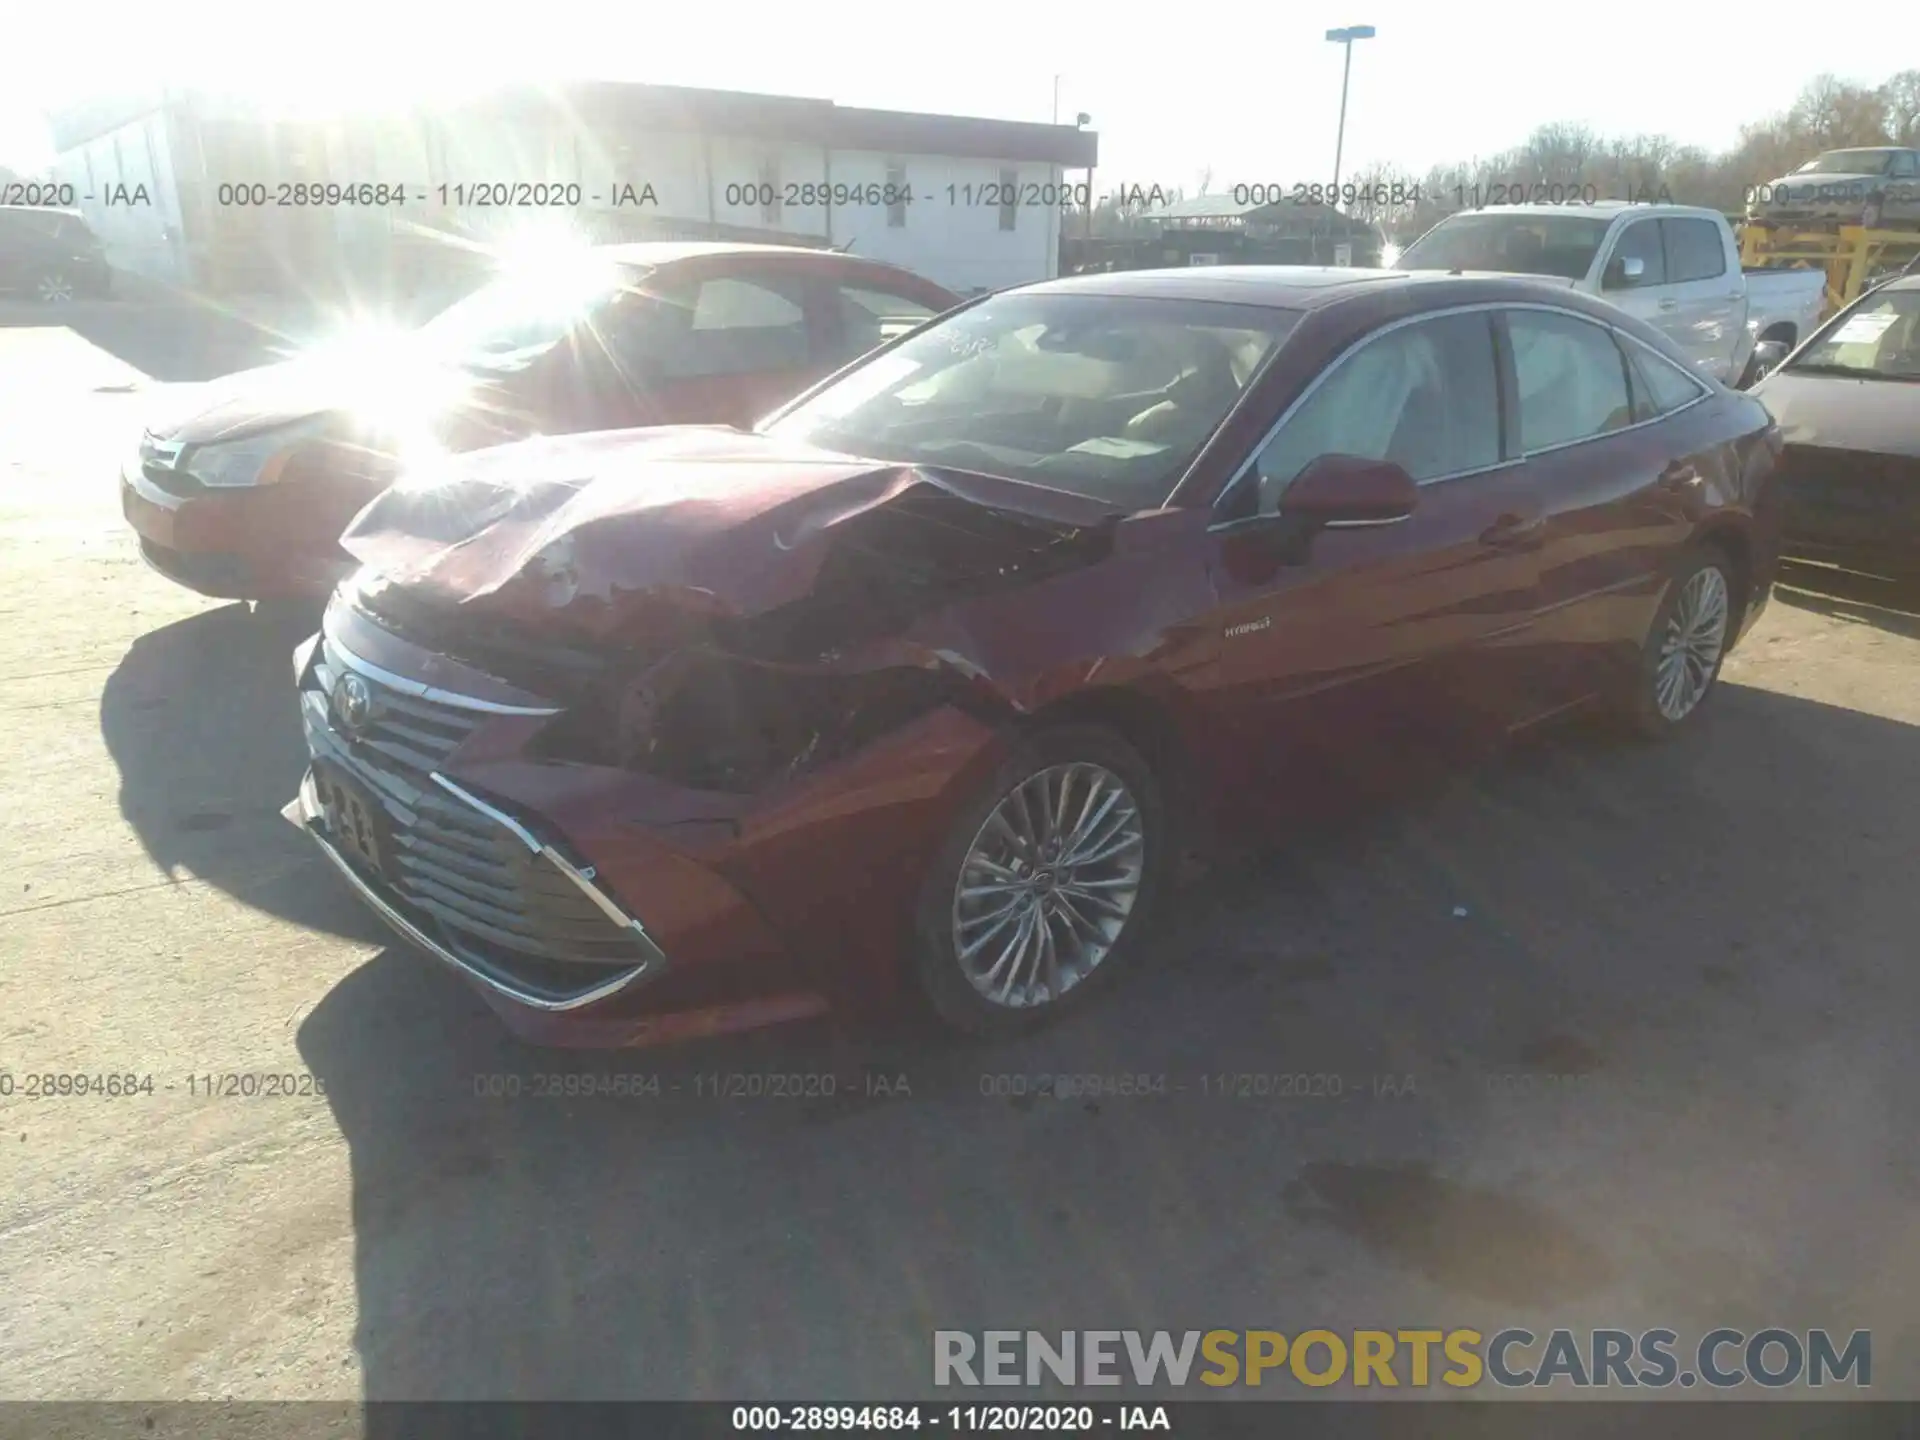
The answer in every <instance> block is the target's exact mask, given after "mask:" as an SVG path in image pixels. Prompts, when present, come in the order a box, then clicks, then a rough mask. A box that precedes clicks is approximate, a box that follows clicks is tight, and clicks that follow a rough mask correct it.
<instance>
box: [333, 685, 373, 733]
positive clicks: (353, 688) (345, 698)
mask: <svg viewBox="0 0 1920 1440" xmlns="http://www.w3.org/2000/svg"><path fill="white" fill-rule="evenodd" d="M333 708H334V713H335V714H337V715H338V716H339V717H340V725H341V728H342V729H344V730H345V731H346V732H347V733H348V734H349V735H358V734H359V733H360V732H361V731H362V730H364V729H366V727H367V722H368V721H370V720H371V719H373V687H372V686H371V685H369V684H367V682H366V681H365V680H362V679H361V678H360V677H359V676H358V675H343V676H341V677H340V688H339V689H337V690H335V691H334V692H333Z"/></svg>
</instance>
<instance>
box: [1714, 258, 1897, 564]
mask: <svg viewBox="0 0 1920 1440" xmlns="http://www.w3.org/2000/svg"><path fill="white" fill-rule="evenodd" d="M1752 394H1753V395H1754V397H1755V398H1756V399H1758V400H1759V401H1760V402H1761V403H1762V404H1764V405H1765V406H1766V407H1767V408H1768V409H1769V410H1770V411H1772V412H1773V415H1774V418H1775V419H1776V420H1777V421H1778V422H1779V424H1780V430H1781V434H1782V436H1783V437H1784V439H1785V441H1786V453H1785V458H1784V461H1783V465H1782V478H1783V483H1784V487H1785V502H1786V512H1785V525H1786V535H1785V548H1786V551H1787V553H1788V554H1790V555H1794V556H1798V557H1804V558H1806V559H1810V560H1825V561H1833V562H1837V563H1840V564H1843V565H1849V566H1858V567H1862V568H1865V569H1870V570H1875V571H1879V572H1882V573H1886V574H1892V575H1901V576H1913V575H1920V274H1916V275H1909V276H1905V277H1902V278H1900V279H1897V280H1893V281H1890V282H1888V283H1887V284H1885V285H1882V286H1880V287H1879V288H1878V289H1875V290H1870V291H1868V292H1867V293H1866V294H1865V295H1862V296H1861V297H1860V298H1859V299H1858V300H1855V301H1854V302H1853V303H1852V304H1851V305H1849V306H1847V308H1846V309H1844V310H1842V311H1841V312H1840V313H1839V314H1838V315H1836V316H1834V317H1833V319H1831V320H1829V321H1828V322H1827V323H1826V324H1825V325H1823V326H1822V327H1821V328H1820V329H1819V330H1818V331H1817V332H1815V334H1814V335H1813V336H1812V338H1811V339H1809V340H1808V341H1807V343H1806V344H1805V345H1803V346H1801V347H1800V348H1799V349H1798V350H1797V351H1795V352H1794V354H1793V355H1792V356H1790V357H1789V358H1788V359H1787V361H1786V363H1785V364H1784V365H1782V366H1781V367H1780V368H1779V369H1777V370H1775V371H1774V372H1773V373H1772V374H1771V375H1769V376H1767V378H1766V379H1765V380H1762V381H1761V382H1760V383H1759V384H1758V385H1756V386H1755V387H1754V388H1753V391H1752Z"/></svg>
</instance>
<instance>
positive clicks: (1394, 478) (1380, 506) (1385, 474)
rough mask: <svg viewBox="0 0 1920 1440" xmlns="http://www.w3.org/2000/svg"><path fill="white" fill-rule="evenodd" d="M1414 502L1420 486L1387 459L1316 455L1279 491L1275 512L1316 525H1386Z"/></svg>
mask: <svg viewBox="0 0 1920 1440" xmlns="http://www.w3.org/2000/svg"><path fill="white" fill-rule="evenodd" d="M1419 503H1420V487H1419V486H1418V485H1416V484H1414V483H1413V477H1412V476H1411V475H1409V474H1407V472H1406V471H1405V470H1403V469H1402V468H1401V467H1400V466H1398V465H1396V464H1394V463H1393V462H1392V461H1391V460H1368V459H1364V458H1363V457H1361V456H1358V455H1322V456H1320V457H1319V458H1318V459H1316V460H1313V461H1310V462H1309V463H1308V465H1307V468H1306V469H1304V470H1302V471H1301V472H1300V473H1299V474H1298V475H1296V476H1295V477H1294V480H1293V483H1292V484H1291V485H1289V486H1288V487H1287V488H1286V490H1285V491H1284V492H1283V493H1282V494H1281V496H1280V510H1279V513H1280V515H1281V516H1283V517H1287V518H1291V519H1294V520H1299V521H1306V522H1308V523H1310V524H1312V525H1314V526H1315V527H1316V528H1320V529H1327V528H1347V527H1353V526H1361V525H1391V524H1393V523H1394V522H1395V521H1399V520H1404V519H1406V518H1407V517H1408V516H1409V515H1411V514H1412V513H1413V509H1414V506H1416V505H1417V504H1419Z"/></svg>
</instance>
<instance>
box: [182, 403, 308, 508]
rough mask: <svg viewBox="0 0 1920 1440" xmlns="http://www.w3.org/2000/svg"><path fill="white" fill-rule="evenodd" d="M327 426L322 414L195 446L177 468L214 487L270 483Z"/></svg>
mask: <svg viewBox="0 0 1920 1440" xmlns="http://www.w3.org/2000/svg"><path fill="white" fill-rule="evenodd" d="M326 426H327V419H326V417H321V418H319V419H315V420H307V421H302V422H301V423H300V424H298V425H280V426H276V427H275V428H273V429H271V430H262V431H261V432H260V433H259V434H257V435H248V436H246V437H245V438H243V439H240V440H227V441H220V442H217V443H215V444H211V445H196V446H194V447H193V448H192V449H191V450H190V451H188V453H187V455H186V458H185V460H184V462H183V464H182V465H181V467H180V468H181V469H183V470H185V471H186V472H187V474H189V475H191V476H192V477H193V478H194V479H196V480H198V481H199V482H200V483H201V484H202V485H206V486H208V487H210V488H213V489H216V490H222V489H239V488H244V487H246V486H249V485H271V484H272V483H273V482H274V481H276V480H278V479H279V478H280V474H281V472H282V471H283V470H284V469H286V465H287V461H288V460H290V459H291V458H292V457H293V455H294V454H295V452H297V451H298V450H299V449H300V448H301V447H302V446H303V445H307V444H310V443H311V442H313V441H315V440H318V439H320V438H322V436H323V435H324V433H325V430H326Z"/></svg>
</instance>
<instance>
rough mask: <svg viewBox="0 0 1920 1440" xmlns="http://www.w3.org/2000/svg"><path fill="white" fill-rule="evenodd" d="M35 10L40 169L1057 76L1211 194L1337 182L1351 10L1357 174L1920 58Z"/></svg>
mask: <svg viewBox="0 0 1920 1440" xmlns="http://www.w3.org/2000/svg"><path fill="white" fill-rule="evenodd" d="M19 9H20V13H18V14H16V15H14V16H12V17H11V18H10V19H9V20H8V22H7V30H8V41H9V49H10V50H11V51H12V53H13V54H14V55H15V56H16V57H20V56H31V57H33V59H32V62H31V63H30V64H24V65H16V66H12V67H9V68H10V71H11V73H10V74H9V76H8V80H7V83H6V85H5V86H4V88H0V164H4V165H8V166H11V167H13V168H15V169H21V170H27V171H31V170H34V169H37V168H38V167H39V165H40V164H41V163H43V162H44V161H45V160H46V159H47V158H49V157H48V155H47V151H46V138H45V131H44V125H43V124H42V122H41V120H40V115H41V112H42V111H43V110H44V108H45V107H47V106H49V105H58V104H61V103H63V102H69V101H72V100H74V99H78V98H86V97H88V96H93V95H98V94H100V93H102V92H105V91H111V90H113V89H114V88H116V87H119V86H132V87H150V86H152V85H153V84H155V83H156V82H157V81H158V80H159V79H160V78H161V77H165V78H166V79H167V80H168V81H169V83H172V84H175V85H179V86H188V85H195V84H205V85H214V86H222V87H233V88H238V89H243V90H248V89H250V90H253V91H255V92H257V93H261V94H264V95H270V96H273V97H276V98H277V99H278V100H280V101H281V102H283V103H285V104H287V105H290V106H294V107H323V106H327V105H330V104H337V103H355V102H373V101H379V100H381V99H391V100H398V99H401V98H403V97H407V96H417V97H420V98H426V99H430V98H432V97H434V96H436V95H444V94H449V93H459V92H462V91H465V90H469V89H473V88H479V87H483V86H485V85H486V84H488V83H509V82H510V83H530V82H539V81H543V80H552V81H558V80H565V79H607V80H642V81H652V82H656V83H662V84H679V85H696V86H712V87H717V88H721V89H741V90H757V91H769V92H773V93H777V94H793V95H809V96H818V97H824V98H829V99H833V100H836V101H838V102H840V103H842V104H847V105H867V106H877V107H882V108H887V109H904V110H925V111H936V112H944V113H949V114H964V115H981V116H990V117H994V118H1001V119H1018V120H1042V121H1044V120H1048V119H1051V118H1052V116H1053V107H1054V94H1055V79H1054V77H1055V76H1056V75H1057V76H1059V112H1060V115H1061V117H1062V118H1063V119H1064V120H1066V121H1067V122H1068V123H1071V122H1072V119H1073V117H1074V115H1075V114H1076V112H1079V111H1085V112H1087V113H1088V114H1089V115H1090V116H1091V117H1092V126H1091V128H1092V129H1094V130H1096V131H1097V132H1099V135H1100V167H1099V170H1098V172H1097V174H1096V176H1095V181H1096V187H1095V188H1096V189H1097V190H1099V191H1102V192H1104V191H1106V190H1108V189H1110V188H1111V187H1113V186H1115V185H1121V184H1125V185H1132V184H1136V183H1137V184H1140V185H1150V184H1154V183H1161V184H1168V185H1182V186H1184V187H1186V189H1187V191H1188V192H1189V193H1194V192H1195V191H1197V190H1198V188H1199V181H1200V178H1201V175H1202V173H1203V172H1204V171H1208V170H1210V171H1211V172H1212V178H1213V188H1214V189H1215V190H1220V189H1223V188H1225V187H1227V186H1230V185H1231V184H1233V183H1235V182H1239V181H1246V182H1256V181H1268V182H1279V183H1282V184H1288V185H1291V184H1293V183H1296V182H1300V181H1308V182H1310V181H1314V180H1324V179H1328V178H1330V176H1331V172H1332V169H1333V158H1334V141H1335V132H1336V129H1337V123H1338V118H1339V109H1340V85H1341V48H1340V47H1339V46H1337V45H1333V44H1329V43H1328V42H1327V41H1326V40H1325V38H1324V35H1325V32H1326V31H1327V30H1328V29H1329V28H1332V27H1335V26H1342V25H1355V24H1371V25H1373V26H1375V27H1376V28H1377V30H1378V32H1379V33H1378V35H1377V36H1376V38H1374V39H1371V40H1365V41H1361V42H1358V43H1357V44H1356V45H1355V46H1354V52H1353V76H1352V87H1351V92H1350V96H1349V101H1348V112H1347V126H1346V144H1345V154H1346V161H1345V164H1344V165H1343V170H1344V171H1345V172H1346V173H1347V174H1349V175H1351V173H1352V172H1353V170H1354V169H1355V168H1356V167H1358V166H1363V165H1366V164H1368V163H1371V162H1374V161H1393V162H1396V163H1398V164H1400V165H1402V166H1404V167H1406V168H1407V169H1410V170H1413V171H1416V172H1418V171H1423V170H1424V169H1425V168H1426V167H1427V166H1428V165H1430V164H1434V163H1439V162H1443V161H1449V160H1456V159H1468V158H1471V157H1473V156H1475V155H1489V154H1492V153H1494V152H1496V151H1499V150H1502V149H1505V148H1506V147H1508V146H1510V145H1514V144H1517V143H1518V142H1519V141H1521V140H1522V139H1524V138H1525V136H1526V134H1527V133H1528V131H1529V130H1531V129H1532V128H1533V127H1535V126H1537V125H1540V124H1545V123H1548V122H1552V121H1567V122H1576V123H1584V124H1587V125H1590V126H1592V127H1593V128H1595V129H1596V130H1598V131H1601V132H1602V133H1606V134H1652V133H1661V134H1666V135H1669V136H1671V137H1673V138H1674V139H1676V140H1678V141H1680V142H1682V143H1688V144H1697V145H1701V146H1705V147H1707V148H1709V149H1723V148H1727V147H1729V146H1731V145H1732V144H1733V143H1734V142H1735V141H1736V139H1737V138H1738V134H1739V128H1740V126H1741V124H1742V123H1744V122H1747V121H1750V120H1755V119H1759V118H1762V117H1763V116H1765V115H1767V114H1769V113H1771V112H1775V111H1778V110H1783V109H1785V108H1786V107H1787V106H1788V105H1789V104H1791V103H1792V101H1793V99H1794V97H1795V95H1796V94H1797V93H1798V92H1799V90H1800V88H1801V86H1803V85H1804V84H1805V83H1806V82H1807V81H1809V80H1810V79H1812V78H1813V77H1814V76H1816V75H1818V74H1820V73H1822V72H1823V71H1831V72H1833V73H1835V74H1837V75H1839V76H1840V77H1841V78H1843V79H1855V80H1861V81H1866V82H1869V83H1878V82H1879V81H1881V80H1883V79H1885V78H1886V76H1887V75H1888V74H1889V73H1891V71H1892V70H1894V69H1896V68H1898V67H1899V65H1900V64H1901V63H1902V62H1903V61H1905V62H1906V63H1910V64H1920V5H1915V6H1907V7H1897V6H1893V7H1885V8H1882V9H1880V10H1878V11H1876V13H1875V17H1874V22H1873V25H1872V27H1871V29H1872V36H1873V43H1872V44H1871V45H1865V44H1862V43H1861V39H1860V36H1861V34H1862V33H1863V32H1862V31H1861V30H1860V28H1859V27H1857V26H1824V25H1820V24H1817V23H1813V22H1812V21H1811V20H1809V21H1807V22H1806V23H1802V22H1800V21H1798V20H1794V19H1792V18H1791V17H1790V16H1789V15H1788V12H1784V11H1783V12H1781V16H1782V18H1780V19H1777V20H1776V19H1767V18H1761V16H1760V12H1754V11H1742V10H1740V9H1738V8H1736V7H1726V6H1705V5H1702V6H1665V7H1662V9H1661V12H1660V18H1659V23H1658V24H1657V25H1647V24H1641V23H1620V24H1617V25H1616V24H1611V23H1609V22H1608V20H1607V16H1608V15H1609V14H1610V13H1613V12H1608V11H1606V10H1597V11H1596V10H1594V9H1592V8H1591V7H1579V6H1573V7H1553V8H1549V7H1548V6H1547V5H1544V4H1539V5H1514V4H1498V3H1491V0H1487V3H1465V0H1463V3H1455V4H1444V3H1433V0H1422V3H1414V0H1333V3H1331V4H1330V5H1328V6H1320V5H1277V4H1273V3H1271V0H1267V3H1260V4H1254V3H1232V0H1216V3H1215V4H1213V5H1211V6H1176V5H1169V4H1167V3H1165V0H1158V3H1156V0H1126V3H1124V4H1116V5H1110V6H1106V7H1098V8H1096V7H1092V6H1086V5H1080V4H1075V5H1071V6H1069V5H1066V4H1061V3H1058V0H1055V3H1054V4H1051V5H1048V4H1045V3H1041V0H1018V3H1016V0H966V3H964V4H959V5H956V4H952V3H946V4H940V3H932V4H906V3H901V0H883V3H874V0H837V3H834V0H816V3H814V4H811V5H795V4H791V3H778V0H774V3H762V0H753V3H742V0H732V3H729V0H708V3H704V4H698V5H679V4H675V5H672V6H671V7H661V8H659V9H657V10H653V13H649V10H650V9H652V7H641V6H615V5H612V4H609V3H607V0H599V3H583V0H540V3H539V4H537V5H533V6H527V7H515V6H512V5H510V4H496V5H488V6H480V7H455V6H452V5H449V4H446V3H445V0H441V3H435V4H426V3H421V0H378V3H374V0H331V3H329V4H327V5H326V6H324V7H322V8H321V9H318V10H315V11H312V12H309V13H307V14H306V15H305V16H304V17H303V18H301V19H300V20H299V21H298V22H296V21H295V19H294V14H293V12H291V11H289V10H287V9H282V8H280V7H267V6H261V5H259V4H257V3H255V4H246V5H241V4H235V3H232V0H169V3H168V4H166V5H163V6H162V5H152V4H146V3H142V4H139V5H134V4H130V3H127V0H101V3H98V4H95V5H92V6H89V7H88V9H87V17H88V19H87V25H86V34H85V38H84V42H83V43H76V37H75V33H74V30H73V27H72V21H71V12H70V11H67V10H65V9H63V8H62V7H59V6H46V5H33V6H22V7H19ZM517 10H519V11H523V12H524V14H523V19H522V23H521V25H520V26H519V27H518V28H516V27H515V26H513V25H512V24H510V23H509V17H512V16H513V15H514V14H515V13H516V11H517ZM1618 13H1619V14H1620V15H1622V16H1624V15H1627V14H1628V12H1625V11H1622V12H1618ZM1636 13H1637V12H1636ZM1755 178H1756V179H1767V178H1771V177H1766V176H1759V177H1755Z"/></svg>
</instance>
